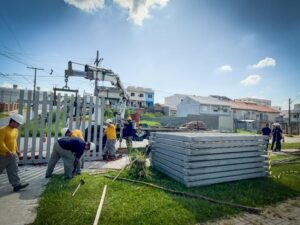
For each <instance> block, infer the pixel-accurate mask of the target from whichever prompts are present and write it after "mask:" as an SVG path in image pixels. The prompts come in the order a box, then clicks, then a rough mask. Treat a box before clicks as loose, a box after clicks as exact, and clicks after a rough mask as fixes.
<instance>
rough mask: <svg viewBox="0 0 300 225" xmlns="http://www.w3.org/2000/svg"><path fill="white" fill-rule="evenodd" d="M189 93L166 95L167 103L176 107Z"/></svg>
mask: <svg viewBox="0 0 300 225" xmlns="http://www.w3.org/2000/svg"><path fill="white" fill-rule="evenodd" d="M185 97H187V95H180V94H175V95H172V96H169V97H165V105H167V106H171V107H173V108H176V106H177V105H178V104H179V103H180V102H181V101H182V100H183V99H184V98H185Z"/></svg>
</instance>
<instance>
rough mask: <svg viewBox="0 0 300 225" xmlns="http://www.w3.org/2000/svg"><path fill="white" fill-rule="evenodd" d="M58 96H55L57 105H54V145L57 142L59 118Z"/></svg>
mask: <svg viewBox="0 0 300 225" xmlns="http://www.w3.org/2000/svg"><path fill="white" fill-rule="evenodd" d="M60 97H61V96H60V94H58V95H57V99H56V101H57V104H56V112H55V113H56V115H55V116H56V117H55V136H54V143H55V142H56V141H57V138H58V124H59V117H60V104H61V102H60Z"/></svg>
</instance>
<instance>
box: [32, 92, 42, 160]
mask: <svg viewBox="0 0 300 225" xmlns="http://www.w3.org/2000/svg"><path fill="white" fill-rule="evenodd" d="M39 97H40V92H36V95H35V99H34V101H33V132H32V142H31V143H32V144H31V161H32V162H34V159H35V150H36V149H35V148H36V134H37V128H38V123H37V122H38V114H39V111H38V110H39V104H38V102H39Z"/></svg>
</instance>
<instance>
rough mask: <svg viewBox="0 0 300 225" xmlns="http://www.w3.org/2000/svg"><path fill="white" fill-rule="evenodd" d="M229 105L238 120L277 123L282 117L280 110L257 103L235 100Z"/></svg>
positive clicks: (229, 102)
mask: <svg viewBox="0 0 300 225" xmlns="http://www.w3.org/2000/svg"><path fill="white" fill-rule="evenodd" d="M228 104H229V105H230V108H231V109H232V114H233V118H234V119H237V120H255V121H266V122H275V120H276V118H278V117H279V116H280V111H279V110H276V109H274V108H271V107H269V106H265V105H259V104H257V103H255V102H250V101H249V102H247V101H240V100H234V101H228Z"/></svg>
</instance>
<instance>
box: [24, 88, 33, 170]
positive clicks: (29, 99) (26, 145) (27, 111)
mask: <svg viewBox="0 0 300 225" xmlns="http://www.w3.org/2000/svg"><path fill="white" fill-rule="evenodd" d="M31 97H32V91H28V92H27V99H28V101H27V106H26V119H25V121H26V123H25V135H24V150H23V160H22V163H24V164H25V163H28V155H27V153H28V141H29V128H30V121H31V117H30V115H31V103H32V99H31Z"/></svg>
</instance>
